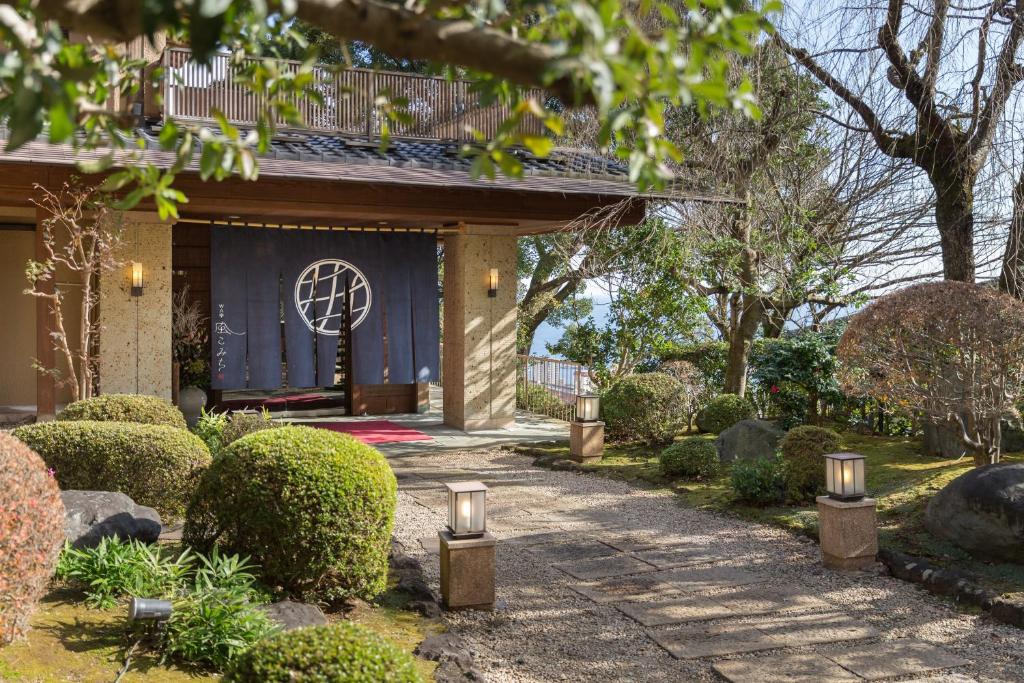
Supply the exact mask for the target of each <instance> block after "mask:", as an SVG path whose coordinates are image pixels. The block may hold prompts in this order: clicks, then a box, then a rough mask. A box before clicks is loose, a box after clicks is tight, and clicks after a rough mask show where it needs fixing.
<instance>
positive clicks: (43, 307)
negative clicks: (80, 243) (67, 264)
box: [35, 208, 57, 422]
mask: <svg viewBox="0 0 1024 683" xmlns="http://www.w3.org/2000/svg"><path fill="white" fill-rule="evenodd" d="M45 219H46V213H45V212H44V211H43V210H42V209H40V208H36V243H35V260H37V261H43V260H45V259H46V249H45V248H44V246H43V245H44V244H45V242H44V239H43V237H44V230H43V221H44V220H45ZM53 277H54V278H55V277H56V273H54V275H53ZM54 285H55V282H54V280H53V279H50V280H47V281H46V282H40V283H39V287H40V289H42V290H43V291H45V292H47V293H52V292H53V290H54ZM52 317H53V311H52V308H51V305H50V301H49V300H48V299H43V298H41V297H37V298H36V360H37V361H38V362H39V364H40V365H41V366H42V367H44V368H47V369H52V368H53V367H54V366H55V362H56V354H55V352H54V349H53V340H52V339H51V338H50V324H51V322H52ZM56 413H57V387H56V383H55V382H54V379H53V375H48V374H45V373H42V372H37V373H36V420H38V421H39V422H44V421H46V420H50V419H53V416H54V415H55V414H56Z"/></svg>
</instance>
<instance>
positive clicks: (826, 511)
mask: <svg viewBox="0 0 1024 683" xmlns="http://www.w3.org/2000/svg"><path fill="white" fill-rule="evenodd" d="M817 502H818V540H819V541H820V542H821V563H822V564H823V565H825V566H826V567H828V568H829V569H867V568H868V567H870V566H871V565H872V564H874V563H875V555H877V554H878V525H877V523H876V521H875V499H874V498H862V499H861V500H854V501H845V500H834V499H832V498H829V497H828V496H818V498H817Z"/></svg>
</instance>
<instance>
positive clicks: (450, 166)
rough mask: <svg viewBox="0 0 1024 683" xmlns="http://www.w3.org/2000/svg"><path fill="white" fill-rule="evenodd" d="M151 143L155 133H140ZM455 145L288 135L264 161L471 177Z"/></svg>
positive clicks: (563, 169) (617, 168)
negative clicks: (421, 170)
mask: <svg viewBox="0 0 1024 683" xmlns="http://www.w3.org/2000/svg"><path fill="white" fill-rule="evenodd" d="M144 132H145V133H146V134H147V137H149V138H150V139H151V140H153V141H154V144H153V148H158V145H156V144H155V136H156V134H157V132H158V129H150V130H147V131H144ZM461 151H462V145H461V144H460V143H457V142H441V141H429V140H409V139H397V138H393V139H391V140H390V141H389V142H388V146H387V147H386V148H385V149H383V150H382V149H381V144H380V142H379V141H370V140H367V139H366V138H365V137H361V136H350V135H326V134H323V133H315V132H309V133H305V132H288V133H282V134H279V135H278V136H276V137H275V138H274V139H273V140H272V141H271V145H270V150H269V151H268V152H267V154H266V155H264V158H269V159H276V160H285V161H311V162H325V163H339V164H359V165H366V166H393V167H397V168H424V169H433V170H441V171H445V170H448V171H461V172H464V173H468V172H470V170H471V169H470V166H471V159H469V158H467V157H464V156H462V154H461ZM513 153H514V154H515V155H516V156H517V157H518V158H519V161H520V163H521V164H522V167H523V173H524V174H525V175H542V176H562V177H581V176H583V177H596V178H602V179H606V180H623V181H625V180H627V178H628V175H629V170H628V169H627V168H626V167H625V166H624V165H623V164H621V163H619V162H617V161H614V160H610V159H606V158H604V157H600V156H597V155H596V154H592V153H590V152H586V151H577V150H564V149H557V150H555V151H554V152H552V153H551V155H549V156H548V157H546V158H541V157H537V156H534V155H533V154H531V153H530V152H529V151H527V150H525V149H516V150H514V151H513Z"/></svg>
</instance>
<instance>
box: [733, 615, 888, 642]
mask: <svg viewBox="0 0 1024 683" xmlns="http://www.w3.org/2000/svg"><path fill="white" fill-rule="evenodd" d="M751 624H752V625H753V626H755V627H756V628H757V629H758V630H760V631H762V632H763V633H765V634H766V635H768V636H771V637H772V638H775V639H777V640H778V641H779V642H780V643H781V644H782V645H785V646H787V647H802V646H804V645H817V644H819V643H838V642H843V641H849V640H864V639H866V638H874V637H876V636H878V630H877V629H876V628H875V627H873V626H871V625H870V624H868V623H866V622H865V621H864V619H862V618H857V617H854V616H851V615H850V614H848V613H845V612H827V613H824V614H790V615H782V616H772V617H770V618H767V619H759V620H755V621H753V622H751Z"/></svg>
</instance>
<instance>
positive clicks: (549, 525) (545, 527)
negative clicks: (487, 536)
mask: <svg viewBox="0 0 1024 683" xmlns="http://www.w3.org/2000/svg"><path fill="white" fill-rule="evenodd" d="M560 528H561V527H560V526H559V524H558V523H556V522H550V521H548V520H546V519H537V518H536V517H533V516H532V515H523V516H522V517H505V518H504V519H496V520H493V523H492V522H488V524H487V530H488V531H493V532H497V533H502V534H504V533H512V532H516V531H553V530H555V529H560ZM562 533H563V534H564V533H565V532H562Z"/></svg>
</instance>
